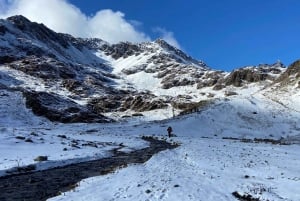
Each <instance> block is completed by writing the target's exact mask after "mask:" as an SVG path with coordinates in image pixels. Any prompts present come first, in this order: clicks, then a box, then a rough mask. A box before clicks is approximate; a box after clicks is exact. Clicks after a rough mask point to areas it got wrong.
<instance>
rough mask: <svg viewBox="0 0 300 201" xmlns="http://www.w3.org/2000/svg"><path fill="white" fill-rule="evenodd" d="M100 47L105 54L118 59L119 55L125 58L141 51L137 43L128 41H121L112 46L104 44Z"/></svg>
mask: <svg viewBox="0 0 300 201" xmlns="http://www.w3.org/2000/svg"><path fill="white" fill-rule="evenodd" d="M101 49H102V50H104V51H105V52H106V54H107V55H111V56H112V58H114V59H119V58H120V57H123V58H126V57H128V56H131V55H134V54H139V53H140V52H141V49H140V47H139V46H138V45H135V44H133V43H129V42H126V43H125V42H121V43H118V44H114V45H112V46H109V45H104V46H102V47H101Z"/></svg>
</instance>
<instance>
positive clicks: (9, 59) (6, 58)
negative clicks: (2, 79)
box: [0, 55, 16, 64]
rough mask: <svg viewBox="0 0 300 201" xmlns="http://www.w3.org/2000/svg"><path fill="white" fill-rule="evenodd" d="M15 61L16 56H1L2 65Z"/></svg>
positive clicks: (0, 62)
mask: <svg viewBox="0 0 300 201" xmlns="http://www.w3.org/2000/svg"><path fill="white" fill-rule="evenodd" d="M15 60H16V58H15V57H14V56H10V55H4V56H0V64H6V63H11V62H13V61H15Z"/></svg>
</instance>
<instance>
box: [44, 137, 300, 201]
mask: <svg viewBox="0 0 300 201" xmlns="http://www.w3.org/2000/svg"><path fill="white" fill-rule="evenodd" d="M180 141H181V142H182V145H181V146H180V147H179V148H177V149H173V150H167V151H163V152H160V153H158V154H157V155H155V156H154V157H152V158H151V159H150V160H149V161H147V162H146V163H145V164H142V165H136V166H129V167H127V168H124V169H121V170H118V171H116V172H115V173H113V174H109V175H105V176H99V177H93V178H89V179H85V180H83V181H81V182H80V186H78V187H76V188H75V189H74V191H72V192H66V193H65V194H64V195H60V196H58V197H55V198H51V199H49V200H51V201H63V200H73V201H76V200H78V201H79V200H80V201H83V200H89V201H94V200H95V201H96V200H97V201H98V200H101V201H118V200H120V201H121V200H122V201H126V200H128V201H131V200H147V201H150V200H153V201H154V200H162V201H169V200H170V201H171V200H199V201H207V200H220V201H233V200H237V199H236V198H234V196H233V195H232V193H233V192H235V191H236V192H239V193H240V194H241V195H245V194H250V195H251V196H252V197H254V198H259V200H261V201H266V200H272V201H280V200H284V201H298V200H300V199H299V198H300V194H299V186H300V177H299V174H297V172H298V171H297V169H298V167H299V165H300V161H299V160H298V151H299V145H291V146H281V145H272V144H262V143H243V142H239V141H232V140H224V139H219V140H218V139H207V138H203V139H196V138H186V139H183V138H180Z"/></svg>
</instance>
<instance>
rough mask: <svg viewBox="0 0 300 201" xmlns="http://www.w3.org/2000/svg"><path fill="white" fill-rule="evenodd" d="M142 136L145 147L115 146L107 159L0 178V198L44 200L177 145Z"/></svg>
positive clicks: (25, 200)
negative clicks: (126, 148)
mask: <svg viewBox="0 0 300 201" xmlns="http://www.w3.org/2000/svg"><path fill="white" fill-rule="evenodd" d="M143 139H144V140H146V141H148V142H149V143H150V145H149V147H147V148H144V149H140V150H136V151H133V152H130V153H124V152H120V151H118V150H117V149H116V150H114V155H113V156H112V157H109V158H103V159H99V160H93V161H87V162H82V163H77V164H71V165H67V166H64V167H57V168H53V169H47V170H43V171H37V172H30V173H23V174H19V175H9V176H4V177H0V201H4V200H5V201H10V200H14V201H15V200H22V201H31V200H32V201H36V200H47V199H48V198H51V197H54V196H57V195H59V194H60V193H62V192H65V191H68V190H70V189H72V188H75V187H76V184H77V183H78V182H79V181H81V180H82V179H85V178H88V177H93V176H98V175H104V174H107V173H110V172H113V171H114V170H116V169H118V168H122V167H126V166H127V165H129V164H137V163H144V162H146V161H147V160H149V159H150V158H151V157H152V156H153V155H154V154H156V153H158V152H160V151H163V150H166V149H173V148H176V147H177V146H178V145H177V144H170V143H168V142H166V141H162V140H158V139H154V138H152V137H143Z"/></svg>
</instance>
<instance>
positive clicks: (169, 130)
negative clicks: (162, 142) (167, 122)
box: [167, 126, 173, 137]
mask: <svg viewBox="0 0 300 201" xmlns="http://www.w3.org/2000/svg"><path fill="white" fill-rule="evenodd" d="M167 131H168V136H169V137H171V136H172V131H173V129H172V127H171V126H169V127H168V129H167Z"/></svg>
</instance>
